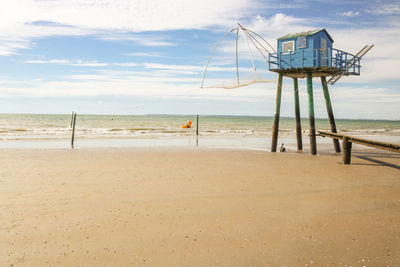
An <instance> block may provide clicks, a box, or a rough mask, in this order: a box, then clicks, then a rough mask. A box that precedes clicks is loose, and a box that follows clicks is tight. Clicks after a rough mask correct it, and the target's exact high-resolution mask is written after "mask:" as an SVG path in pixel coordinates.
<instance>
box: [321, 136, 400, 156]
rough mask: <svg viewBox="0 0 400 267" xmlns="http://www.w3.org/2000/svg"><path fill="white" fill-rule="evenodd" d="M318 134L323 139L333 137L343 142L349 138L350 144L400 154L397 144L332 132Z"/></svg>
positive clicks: (399, 147)
mask: <svg viewBox="0 0 400 267" xmlns="http://www.w3.org/2000/svg"><path fill="white" fill-rule="evenodd" d="M318 134H319V135H320V136H323V137H331V138H334V139H339V140H343V138H345V137H347V138H348V140H349V142H352V143H356V144H360V145H364V146H369V147H374V148H378V149H383V150H388V151H392V152H397V153H400V145H397V144H391V143H386V142H380V141H374V140H369V139H364V138H359V137H353V136H348V135H343V134H337V133H331V132H325V131H318Z"/></svg>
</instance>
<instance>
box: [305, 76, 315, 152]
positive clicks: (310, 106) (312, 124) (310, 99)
mask: <svg viewBox="0 0 400 267" xmlns="http://www.w3.org/2000/svg"><path fill="white" fill-rule="evenodd" d="M307 93H308V121H309V124H310V129H309V133H308V134H309V135H310V150H311V154H312V155H317V141H316V138H315V117H314V96H313V85H312V74H311V72H307Z"/></svg>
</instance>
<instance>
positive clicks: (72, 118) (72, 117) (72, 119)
mask: <svg viewBox="0 0 400 267" xmlns="http://www.w3.org/2000/svg"><path fill="white" fill-rule="evenodd" d="M73 121H74V112H73V111H72V116H71V128H72V122H73Z"/></svg>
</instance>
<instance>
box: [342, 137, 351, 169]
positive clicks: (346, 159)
mask: <svg viewBox="0 0 400 267" xmlns="http://www.w3.org/2000/svg"><path fill="white" fill-rule="evenodd" d="M342 146H343V164H350V162H351V147H352V143H351V142H350V140H349V138H348V137H347V136H345V137H343V142H342Z"/></svg>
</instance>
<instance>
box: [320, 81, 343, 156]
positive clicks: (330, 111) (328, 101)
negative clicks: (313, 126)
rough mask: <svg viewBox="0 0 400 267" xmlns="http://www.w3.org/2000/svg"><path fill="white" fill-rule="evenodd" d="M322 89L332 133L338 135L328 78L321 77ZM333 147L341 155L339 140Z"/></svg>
mask: <svg viewBox="0 0 400 267" xmlns="http://www.w3.org/2000/svg"><path fill="white" fill-rule="evenodd" d="M321 83H322V89H323V91H324V98H325V105H326V112H327V113H328V118H329V124H330V125H331V131H332V132H333V133H337V131H336V123H335V118H334V116H333V109H332V103H331V98H330V96H329V90H328V84H327V83H326V77H324V76H323V77H321ZM333 146H334V147H335V152H336V153H340V145H339V140H337V139H335V138H334V139H333Z"/></svg>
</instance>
